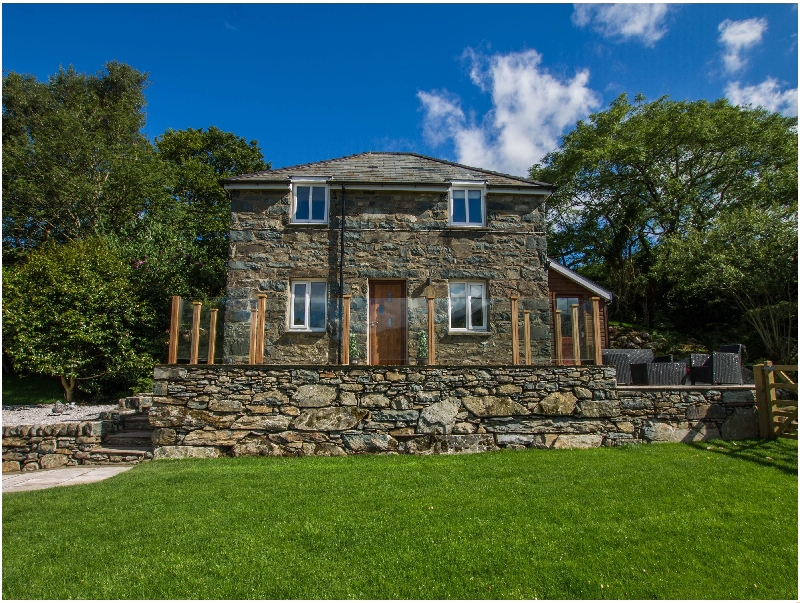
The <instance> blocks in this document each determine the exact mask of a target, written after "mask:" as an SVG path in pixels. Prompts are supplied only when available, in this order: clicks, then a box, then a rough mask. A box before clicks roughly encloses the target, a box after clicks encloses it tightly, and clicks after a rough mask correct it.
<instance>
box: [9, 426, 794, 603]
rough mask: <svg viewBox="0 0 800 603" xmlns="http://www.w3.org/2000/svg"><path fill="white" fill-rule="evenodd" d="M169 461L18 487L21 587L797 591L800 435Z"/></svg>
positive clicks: (575, 593)
mask: <svg viewBox="0 0 800 603" xmlns="http://www.w3.org/2000/svg"><path fill="white" fill-rule="evenodd" d="M708 446H709V444H708V443H703V444H702V445H699V444H698V445H687V444H662V445H650V446H647V445H644V446H636V447H621V448H603V449H593V450H574V451H573V450H555V451H545V450H528V451H522V452H510V451H506V452H501V453H486V454H475V455H465V456H428V457H423V456H359V457H344V458H341V457H340V458H237V459H217V460H185V461H159V462H154V463H147V464H145V465H141V466H138V467H135V468H134V469H133V470H131V471H128V472H126V473H124V474H122V475H119V476H117V477H114V478H112V479H109V480H107V481H104V482H100V483H96V484H90V485H84V486H71V487H67V488H53V489H50V490H42V491H38V492H27V493H19V494H4V495H3V583H2V590H3V592H2V594H3V597H4V598H7V599H8V598H10V599H29V598H37V599H38V598H46V599H66V598H80V599H82V598H86V599H97V598H110V599H117V598H136V599H161V598H168V599H215V598H231V599H251V598H256V599H293V598H301V599H319V598H335V599H348V598H370V599H371V598H377V599H394V598H414V599H450V598H459V599H481V598H499V599H514V598H526V599H533V598H540V599H542V598H545V599H618V598H635V599H706V598H714V599H796V598H797V595H798V585H797V570H798V566H797V553H798V551H797V443H796V442H789V441H785V440H782V441H778V442H769V443H766V442H740V443H739V445H738V446H736V445H734V444H732V443H730V442H728V443H714V444H713V446H712V449H711V450H708V449H707V447H708Z"/></svg>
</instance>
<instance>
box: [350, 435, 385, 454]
mask: <svg viewBox="0 0 800 603" xmlns="http://www.w3.org/2000/svg"><path fill="white" fill-rule="evenodd" d="M342 442H344V445H345V446H347V448H348V449H349V450H352V451H353V452H389V451H391V450H397V440H395V439H394V438H393V437H392V436H390V435H387V434H385V433H343V434H342Z"/></svg>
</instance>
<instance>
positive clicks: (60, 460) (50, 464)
mask: <svg viewBox="0 0 800 603" xmlns="http://www.w3.org/2000/svg"><path fill="white" fill-rule="evenodd" d="M68 458H69V457H68V456H67V455H66V454H45V455H44V456H43V457H41V458H40V459H39V465H40V466H41V468H42V469H55V468H56V467H66V465H67V459H68Z"/></svg>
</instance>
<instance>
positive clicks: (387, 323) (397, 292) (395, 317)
mask: <svg viewBox="0 0 800 603" xmlns="http://www.w3.org/2000/svg"><path fill="white" fill-rule="evenodd" d="M369 363H370V364H372V365H375V364H406V282H405V281H370V282H369Z"/></svg>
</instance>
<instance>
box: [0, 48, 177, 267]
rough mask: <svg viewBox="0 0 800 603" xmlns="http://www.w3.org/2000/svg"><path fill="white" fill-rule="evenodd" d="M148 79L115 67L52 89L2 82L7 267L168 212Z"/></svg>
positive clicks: (71, 73)
mask: <svg viewBox="0 0 800 603" xmlns="http://www.w3.org/2000/svg"><path fill="white" fill-rule="evenodd" d="M146 84H147V76H146V74H143V73H141V72H139V71H136V70H135V69H133V68H132V67H129V66H128V65H124V64H122V63H117V62H110V63H108V64H107V65H106V66H105V69H104V70H103V71H101V72H99V73H97V74H96V75H86V74H80V73H77V72H76V71H75V70H74V69H73V68H72V67H70V68H68V69H60V70H59V71H58V73H56V74H55V75H53V76H51V77H50V78H49V80H48V81H47V82H46V83H45V82H39V81H37V80H36V79H35V78H34V77H33V76H30V75H21V74H18V73H14V72H11V73H9V74H7V75H5V76H4V77H3V259H4V260H5V261H11V260H15V259H17V258H19V257H20V256H21V255H24V253H25V252H26V251H27V250H30V249H33V248H35V247H37V246H38V245H40V244H42V243H43V242H47V241H55V242H58V243H63V242H66V241H73V240H77V239H80V238H85V237H89V236H93V235H98V234H105V233H109V232H118V231H121V230H122V229H123V228H125V227H126V226H128V225H130V224H131V223H133V222H135V221H136V220H137V219H138V218H140V217H141V216H142V215H143V214H144V213H145V212H147V211H153V210H156V209H158V208H159V207H160V206H163V205H166V204H168V203H169V201H170V198H169V190H170V186H169V180H168V176H167V174H165V173H164V170H163V163H162V162H160V161H158V160H157V158H156V157H155V155H154V153H153V149H152V146H151V145H150V143H149V142H148V141H147V139H146V138H145V137H144V136H143V135H142V133H141V128H142V126H143V125H144V119H145V117H144V105H145V100H144V88H145V86H146Z"/></svg>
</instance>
